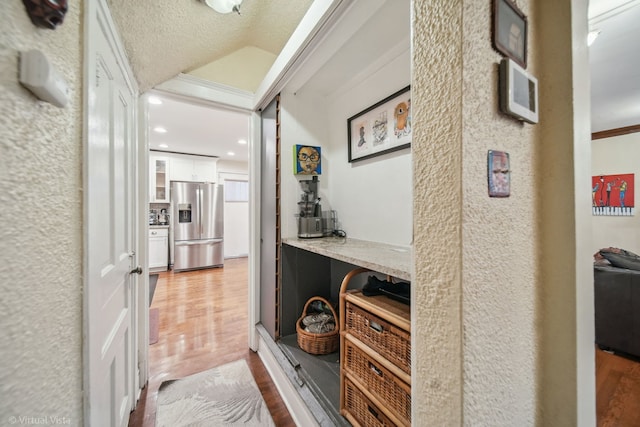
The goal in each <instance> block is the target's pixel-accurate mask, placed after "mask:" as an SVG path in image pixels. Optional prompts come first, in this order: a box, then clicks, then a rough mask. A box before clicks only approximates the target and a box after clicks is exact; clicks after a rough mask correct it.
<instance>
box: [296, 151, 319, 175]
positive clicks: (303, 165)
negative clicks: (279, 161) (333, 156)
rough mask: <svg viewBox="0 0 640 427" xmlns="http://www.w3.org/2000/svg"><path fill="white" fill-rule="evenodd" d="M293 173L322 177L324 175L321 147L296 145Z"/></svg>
mask: <svg viewBox="0 0 640 427" xmlns="http://www.w3.org/2000/svg"><path fill="white" fill-rule="evenodd" d="M293 173H294V175H320V174H321V173H322V156H321V151H320V147H312V146H310V145H294V146H293Z"/></svg>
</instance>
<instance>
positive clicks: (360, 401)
mask: <svg viewBox="0 0 640 427" xmlns="http://www.w3.org/2000/svg"><path fill="white" fill-rule="evenodd" d="M345 395H346V397H345V408H344V411H346V412H347V414H349V415H350V416H351V417H353V418H355V421H356V422H357V423H358V425H361V426H366V427H369V426H384V427H387V426H389V427H392V426H395V424H394V423H393V422H392V421H391V420H390V419H389V418H387V417H385V415H384V414H383V413H382V411H380V410H379V409H378V408H376V406H375V405H374V404H373V403H371V401H370V400H369V399H367V397H366V396H365V395H364V394H362V392H361V391H360V390H358V388H357V387H356V386H354V385H353V383H352V382H351V381H349V379H348V378H345ZM350 421H351V420H350Z"/></svg>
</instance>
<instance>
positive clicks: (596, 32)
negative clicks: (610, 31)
mask: <svg viewBox="0 0 640 427" xmlns="http://www.w3.org/2000/svg"><path fill="white" fill-rule="evenodd" d="M599 35H600V30H593V31H589V34H587V46H591V45H592V44H593V42H594V41H596V39H597V38H598V36H599Z"/></svg>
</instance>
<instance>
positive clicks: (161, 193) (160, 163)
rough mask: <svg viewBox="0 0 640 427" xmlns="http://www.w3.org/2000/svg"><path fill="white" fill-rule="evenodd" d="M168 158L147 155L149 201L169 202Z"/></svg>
mask: <svg viewBox="0 0 640 427" xmlns="http://www.w3.org/2000/svg"><path fill="white" fill-rule="evenodd" d="M169 175H170V173H169V158H168V157H160V156H155V155H150V156H149V201H150V202H152V203H169V200H170V197H169Z"/></svg>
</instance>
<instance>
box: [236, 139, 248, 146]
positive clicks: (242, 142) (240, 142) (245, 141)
mask: <svg viewBox="0 0 640 427" xmlns="http://www.w3.org/2000/svg"><path fill="white" fill-rule="evenodd" d="M246 143H247V140H246V139H239V140H238V144H242V145H244V144H246Z"/></svg>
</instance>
